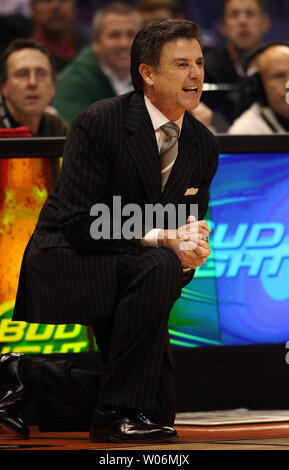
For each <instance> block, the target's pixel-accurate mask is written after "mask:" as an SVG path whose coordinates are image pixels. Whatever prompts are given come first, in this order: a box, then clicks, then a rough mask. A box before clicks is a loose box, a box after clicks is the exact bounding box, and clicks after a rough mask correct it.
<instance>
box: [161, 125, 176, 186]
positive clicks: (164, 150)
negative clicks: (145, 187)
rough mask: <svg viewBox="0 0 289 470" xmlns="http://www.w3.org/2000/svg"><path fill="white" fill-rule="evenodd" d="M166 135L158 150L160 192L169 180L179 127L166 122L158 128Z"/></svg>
mask: <svg viewBox="0 0 289 470" xmlns="http://www.w3.org/2000/svg"><path fill="white" fill-rule="evenodd" d="M160 128H161V129H162V130H163V131H164V133H165V134H166V139H165V141H164V142H163V144H162V146H161V149H160V159H161V174H162V191H163V189H164V187H165V184H166V182H167V180H168V178H169V175H170V172H171V169H172V167H173V164H174V162H175V160H176V158H177V155H178V137H179V133H180V129H179V126H178V125H177V124H175V123H174V122H168V123H167V124H164V125H163V126H161V127H160Z"/></svg>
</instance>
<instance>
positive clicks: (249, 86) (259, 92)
mask: <svg viewBox="0 0 289 470" xmlns="http://www.w3.org/2000/svg"><path fill="white" fill-rule="evenodd" d="M272 46H287V47H289V41H286V40H284V41H271V42H267V43H263V44H262V45H261V46H259V47H256V48H255V49H253V50H251V51H250V52H249V53H248V54H247V56H246V57H245V60H244V63H243V65H244V68H245V70H247V69H248V67H249V65H250V63H251V62H252V60H253V59H255V58H256V57H257V56H258V55H260V54H261V53H262V52H264V51H265V50H266V49H269V47H272ZM241 88H242V92H243V94H245V95H247V96H248V95H249V96H250V97H251V98H252V99H253V100H254V101H257V102H258V103H260V104H261V105H263V106H266V105H267V104H268V101H267V96H266V93H265V89H264V85H263V81H262V77H261V75H260V73H259V72H255V73H254V74H252V75H249V76H247V77H245V78H244V79H243V80H242V83H241Z"/></svg>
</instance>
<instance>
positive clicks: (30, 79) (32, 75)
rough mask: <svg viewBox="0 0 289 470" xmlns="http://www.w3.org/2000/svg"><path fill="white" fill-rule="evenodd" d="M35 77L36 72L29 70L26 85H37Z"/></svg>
mask: <svg viewBox="0 0 289 470" xmlns="http://www.w3.org/2000/svg"><path fill="white" fill-rule="evenodd" d="M37 83H38V82H37V77H36V73H34V72H30V74H29V77H28V86H30V87H36V86H37Z"/></svg>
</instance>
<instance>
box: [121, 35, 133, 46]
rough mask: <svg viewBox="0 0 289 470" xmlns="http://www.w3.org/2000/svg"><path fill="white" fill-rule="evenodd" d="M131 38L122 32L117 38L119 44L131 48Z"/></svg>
mask: <svg viewBox="0 0 289 470" xmlns="http://www.w3.org/2000/svg"><path fill="white" fill-rule="evenodd" d="M132 42H133V38H132V37H131V36H128V35H127V34H122V35H121V37H120V40H119V45H120V46H121V47H124V48H129V49H130V48H131V45H132Z"/></svg>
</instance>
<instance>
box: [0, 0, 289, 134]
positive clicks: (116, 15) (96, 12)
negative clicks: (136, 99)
mask: <svg viewBox="0 0 289 470" xmlns="http://www.w3.org/2000/svg"><path fill="white" fill-rule="evenodd" d="M157 18H185V19H189V20H192V21H195V22H196V23H198V24H199V25H201V27H202V29H203V50H204V56H205V84H204V91H203V95H202V100H201V103H200V106H199V107H198V108H197V109H196V110H194V111H192V113H193V114H194V115H195V117H196V118H197V119H199V120H200V121H201V122H202V123H203V124H204V125H206V126H208V127H209V128H210V129H211V130H212V131H213V132H214V133H230V134H268V133H269V134H271V133H286V132H289V41H288V39H289V2H288V0H267V1H265V0H130V1H126V2H109V1H107V0H82V1H77V0H9V2H7V1H4V0H1V2H0V53H1V56H2V59H1V67H0V79H1V101H0V128H2V129H4V128H5V129H12V128H16V127H19V126H26V127H27V128H28V130H29V132H30V134H31V135H65V134H66V132H67V129H68V128H69V125H70V124H71V121H72V120H73V118H74V117H75V116H76V115H77V114H78V113H79V112H81V111H82V110H83V109H85V108H86V107H87V106H89V105H90V104H92V103H93V102H95V101H98V100H100V99H104V98H109V97H112V96H116V95H118V94H122V93H125V92H127V91H130V90H131V89H132V86H131V80H130V75H129V68H130V56H129V53H130V47H131V44H132V41H133V38H134V36H135V34H136V32H137V31H138V29H139V28H140V27H141V26H142V25H143V24H149V23H150V22H151V21H153V20H154V19H157ZM40 45H41V47H40ZM46 51H47V54H46ZM36 117H37V119H36Z"/></svg>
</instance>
